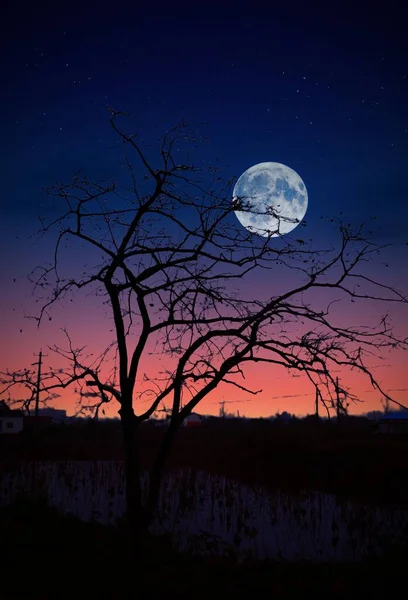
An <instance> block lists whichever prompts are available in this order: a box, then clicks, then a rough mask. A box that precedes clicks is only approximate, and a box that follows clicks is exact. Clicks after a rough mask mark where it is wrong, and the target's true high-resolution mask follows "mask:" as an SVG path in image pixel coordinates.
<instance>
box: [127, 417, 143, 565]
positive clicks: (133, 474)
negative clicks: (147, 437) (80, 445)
mask: <svg viewBox="0 0 408 600" xmlns="http://www.w3.org/2000/svg"><path fill="white" fill-rule="evenodd" d="M121 419H122V430H123V445H124V450H125V498H126V522H127V526H128V533H129V541H130V546H131V551H132V554H134V555H140V553H141V552H142V547H143V545H144V542H145V538H146V536H147V532H148V531H147V530H148V527H147V524H146V522H145V519H144V518H143V517H144V514H143V513H144V511H143V505H142V486H141V481H140V475H141V471H140V460H139V431H138V425H137V423H136V422H135V416H134V413H133V410H132V409H131V410H130V411H123V410H122V411H121Z"/></svg>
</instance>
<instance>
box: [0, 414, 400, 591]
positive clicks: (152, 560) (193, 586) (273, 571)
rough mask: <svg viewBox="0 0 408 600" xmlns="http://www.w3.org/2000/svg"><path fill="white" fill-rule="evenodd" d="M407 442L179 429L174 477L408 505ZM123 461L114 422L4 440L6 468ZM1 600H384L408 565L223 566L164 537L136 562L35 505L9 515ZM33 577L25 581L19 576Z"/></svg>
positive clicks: (4, 520) (151, 437) (101, 533)
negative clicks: (178, 472) (198, 473)
mask: <svg viewBox="0 0 408 600" xmlns="http://www.w3.org/2000/svg"><path fill="white" fill-rule="evenodd" d="M163 434H164V429H163V428H157V427H154V426H150V425H146V426H145V427H143V428H142V430H141V439H140V445H141V449H142V466H143V467H145V468H148V467H149V466H150V465H151V463H152V460H153V458H154V455H155V452H156V450H157V447H158V445H159V443H160V440H161V438H162V436H163ZM407 450H408V439H406V438H404V437H384V436H377V435H373V431H372V428H371V427H370V426H368V425H367V423H365V422H364V421H359V420H356V421H355V422H350V423H349V424H348V426H346V425H344V426H340V427H336V426H335V425H334V424H330V423H324V424H320V425H316V424H313V423H311V422H309V423H307V422H302V421H299V422H295V423H292V424H290V425H288V426H277V425H276V424H271V423H268V422H266V421H262V420H259V421H252V422H243V421H241V422H240V421H238V420H237V421H233V420H231V421H229V420H224V421H218V422H217V421H214V422H208V423H205V424H204V425H203V426H202V427H201V428H197V429H190V430H189V429H183V430H181V431H180V433H179V436H178V439H177V442H176V445H175V447H174V449H173V452H172V454H171V456H170V458H169V462H168V466H167V469H168V470H169V471H171V470H173V469H175V468H177V467H183V466H188V467H191V468H193V469H198V470H203V471H205V472H208V473H213V474H218V475H223V476H225V477H228V478H230V479H234V480H236V481H239V482H242V483H245V484H249V485H250V486H251V485H254V486H255V485H256V486H259V485H261V486H263V487H264V488H266V489H267V490H270V491H276V490H278V489H280V490H284V491H285V490H287V491H291V492H295V493H296V492H299V491H300V490H320V491H322V492H333V493H335V494H336V495H337V496H340V497H342V498H344V499H348V500H352V501H354V502H358V503H360V504H362V505H364V506H368V505H372V506H378V505H380V506H385V507H389V506H391V507H392V506H400V507H407V504H408V452H407ZM121 459H123V451H122V441H121V430H120V426H119V425H118V424H117V423H101V424H96V425H86V426H64V427H55V428H52V429H50V430H48V431H43V432H40V433H38V434H37V435H36V436H34V437H33V436H15V437H13V436H8V437H6V436H3V437H2V438H1V439H0V461H1V464H2V466H3V468H7V469H10V468H12V469H13V468H16V469H18V468H19V466H21V464H22V463H26V462H27V461H32V460H38V461H44V460H45V461H55V460H57V461H58V460H61V461H72V460H73V461H79V460H81V461H87V460H88V461H89V460H91V461H104V460H105V461H107V460H121ZM0 535H1V554H2V556H1V557H0V558H1V560H2V566H3V568H4V569H5V570H7V572H8V577H7V581H6V584H5V586H4V587H3V588H2V597H4V598H25V597H31V598H63V597H72V595H73V594H75V595H77V596H79V597H85V596H87V595H89V596H91V597H94V596H97V595H101V596H102V597H104V598H162V597H163V598H164V597H166V596H168V595H170V596H171V597H172V596H173V595H175V594H177V596H178V597H179V598H191V597H195V598H208V596H209V595H210V594H214V593H215V590H216V591H217V593H218V594H219V595H221V594H223V595H224V594H227V593H228V595H232V596H233V597H235V598H246V597H247V596H248V594H253V595H254V594H255V595H256V596H259V597H261V596H262V597H264V596H266V597H276V598H289V597H299V598H300V597H309V596H310V595H313V596H314V597H322V598H323V597H327V595H330V596H331V597H333V598H360V597H361V595H362V594H367V595H370V596H371V597H373V598H377V597H378V598H383V597H385V596H386V595H388V594H389V593H390V592H391V591H392V590H393V589H394V588H397V587H398V585H399V582H400V579H399V578H400V576H402V565H403V564H404V560H405V559H404V556H403V555H402V554H401V553H400V552H399V551H396V552H395V554H391V555H389V556H385V557H382V558H381V559H372V560H367V561H364V562H361V563H358V564H334V565H330V564H319V565H312V564H304V563H303V564H288V563H286V564H285V563H282V562H277V561H267V562H265V563H258V564H245V563H244V564H239V565H237V563H236V561H235V562H234V560H232V559H231V560H229V559H224V558H211V557H210V558H197V557H193V556H191V555H188V554H187V555H186V554H184V555H183V554H182V555H180V554H176V553H174V552H173V551H172V550H170V549H169V546H168V544H167V542H166V541H165V540H156V539H152V540H151V546H150V547H149V551H148V552H147V553H146V556H145V558H144V559H143V564H141V565H139V566H140V570H139V571H137V570H136V569H135V564H134V563H133V562H132V560H131V558H130V557H129V552H128V550H127V540H126V536H125V534H124V532H123V531H120V530H117V529H114V528H111V527H107V526H102V525H97V524H84V523H81V522H80V521H78V520H76V519H74V518H72V517H70V518H66V517H61V516H60V515H58V514H57V513H56V512H55V511H54V510H51V509H49V508H47V507H45V506H43V505H42V504H37V505H36V504H35V503H33V501H32V500H29V501H26V500H24V501H19V502H17V504H14V505H12V506H9V507H5V508H2V509H1V510H0ZM21 572H24V577H20V576H19V573H21Z"/></svg>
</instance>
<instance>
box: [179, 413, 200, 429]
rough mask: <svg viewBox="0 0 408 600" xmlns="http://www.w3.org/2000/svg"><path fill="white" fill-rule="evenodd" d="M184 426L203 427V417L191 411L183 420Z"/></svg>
mask: <svg viewBox="0 0 408 600" xmlns="http://www.w3.org/2000/svg"><path fill="white" fill-rule="evenodd" d="M183 425H184V427H201V425H202V417H201V416H200V415H198V414H197V413H191V415H188V417H186V418H185V419H184V421H183Z"/></svg>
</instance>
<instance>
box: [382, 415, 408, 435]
mask: <svg viewBox="0 0 408 600" xmlns="http://www.w3.org/2000/svg"><path fill="white" fill-rule="evenodd" d="M375 433H380V434H386V435H400V434H408V411H396V412H388V413H385V414H384V415H382V417H381V419H380V420H379V421H378V424H377V427H376V431H375Z"/></svg>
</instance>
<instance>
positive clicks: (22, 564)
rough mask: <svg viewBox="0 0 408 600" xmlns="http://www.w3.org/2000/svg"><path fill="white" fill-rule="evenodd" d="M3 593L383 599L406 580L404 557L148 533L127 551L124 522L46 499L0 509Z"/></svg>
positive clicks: (43, 596)
mask: <svg viewBox="0 0 408 600" xmlns="http://www.w3.org/2000/svg"><path fill="white" fill-rule="evenodd" d="M0 552H1V557H0V558H1V562H0V566H1V571H2V573H3V576H2V578H1V591H0V597H1V598H2V599H4V600H6V599H9V598H31V599H33V598H34V599H37V598H38V599H54V598H55V599H60V598H72V596H73V595H75V596H76V597H77V598H87V597H89V598H107V599H108V598H112V599H114V598H124V599H125V598H126V599H128V598H129V599H130V598H146V599H149V598H158V599H160V598H173V597H177V598H194V599H195V598H197V599H201V598H206V599H208V598H211V596H215V597H217V598H218V597H223V596H224V597H226V595H228V597H230V596H231V597H232V598H248V596H252V597H253V598H254V599H255V598H309V597H311V596H313V598H316V597H317V598H320V597H321V598H327V597H330V598H347V599H349V598H359V599H360V598H361V597H362V596H363V597H365V595H367V596H371V597H372V598H385V597H387V596H388V595H389V594H390V593H391V591H392V589H393V588H394V587H395V588H396V589H397V586H398V584H399V583H401V582H403V579H402V574H403V573H404V569H403V565H405V562H404V557H403V556H401V555H398V553H396V554H395V555H394V556H389V557H388V558H387V559H382V560H381V561H378V560H371V561H366V562H364V563H360V564H340V565H339V564H336V565H330V564H326V565H324V564H322V565H310V564H287V563H286V564H285V563H281V562H277V561H267V562H263V563H256V564H249V563H248V564H237V563H236V562H234V561H233V560H232V559H219V558H211V557H209V558H197V557H194V556H191V555H188V554H184V555H183V554H178V553H176V552H174V551H173V550H172V549H171V546H170V543H169V541H168V540H166V539H159V538H154V537H151V538H150V539H149V541H148V544H147V547H146V551H145V554H144V556H143V558H142V559H141V560H140V561H139V564H136V562H135V560H134V559H132V558H130V551H129V544H128V541H127V536H126V531H125V529H124V528H123V526H122V527H117V528H113V527H106V526H103V525H98V524H86V523H82V522H80V521H79V520H77V519H75V518H73V517H70V516H66V517H61V516H60V515H59V514H58V513H57V512H56V511H55V510H54V509H51V508H49V507H47V506H46V504H45V503H44V502H43V501H42V500H38V499H37V500H34V499H32V498H31V499H27V498H26V499H24V498H20V499H19V500H17V501H16V502H15V503H14V504H13V505H12V506H9V507H6V508H2V509H1V510H0Z"/></svg>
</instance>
